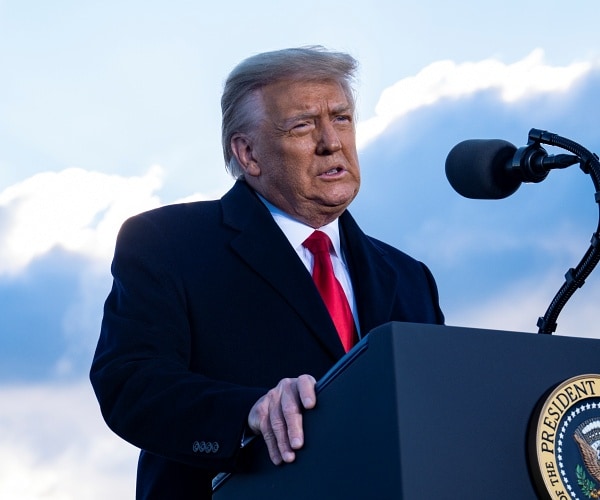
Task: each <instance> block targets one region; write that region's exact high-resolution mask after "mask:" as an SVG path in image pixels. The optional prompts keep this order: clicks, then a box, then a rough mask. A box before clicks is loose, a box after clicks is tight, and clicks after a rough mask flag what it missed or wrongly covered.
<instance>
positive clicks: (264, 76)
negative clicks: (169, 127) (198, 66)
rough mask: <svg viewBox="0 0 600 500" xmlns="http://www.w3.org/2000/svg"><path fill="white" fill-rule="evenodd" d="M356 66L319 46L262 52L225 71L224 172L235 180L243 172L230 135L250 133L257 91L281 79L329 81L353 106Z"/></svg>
mask: <svg viewBox="0 0 600 500" xmlns="http://www.w3.org/2000/svg"><path fill="white" fill-rule="evenodd" d="M357 67H358V63H357V61H356V60H355V59H354V58H353V57H352V56H350V55H349V54H346V53H343V52H332V51H328V50H326V49H325V48H323V47H321V46H311V47H299V48H290V49H283V50H276V51H273V52H264V53H262V54H257V55H254V56H251V57H249V58H248V59H245V60H244V61H242V62H241V63H240V64H238V65H237V66H236V67H235V68H234V69H233V70H232V71H231V73H230V74H229V77H228V78H227V81H226V82H225V87H224V90H223V96H222V97H221V112H222V122H221V142H222V145H223V155H224V157H225V165H226V169H227V171H228V172H229V173H230V174H231V175H232V176H233V177H234V178H236V179H237V178H239V177H241V176H242V175H243V170H242V168H241V167H240V165H239V163H238V162H237V160H236V158H235V156H233V152H232V150H231V138H232V137H233V135H234V134H236V133H240V132H241V133H246V134H249V135H251V130H252V128H253V126H255V125H256V123H257V120H258V119H259V113H258V110H259V103H258V101H257V99H258V94H257V92H256V91H257V90H259V89H261V88H262V87H265V86H266V85H269V84H271V83H275V82H278V81H281V80H284V79H291V80H297V81H326V80H333V81H337V82H338V83H340V85H341V86H342V88H343V89H344V92H345V94H346V97H347V98H348V102H349V103H350V104H351V106H352V108H354V107H355V99H354V91H353V88H352V84H353V82H354V78H355V73H356V70H357Z"/></svg>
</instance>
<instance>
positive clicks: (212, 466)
mask: <svg viewBox="0 0 600 500" xmlns="http://www.w3.org/2000/svg"><path fill="white" fill-rule="evenodd" d="M111 269H112V273H113V278H114V279H113V285H112V289H111V291H110V294H109V296H108V298H107V300H106V303H105V307H104V316H103V320H102V326H101V332H100V338H99V341H98V345H97V348H96V352H95V355H94V359H93V363H92V368H91V372H90V378H91V382H92V385H93V387H94V390H95V392H96V396H97V398H98V401H99V403H100V407H101V411H102V414H103V416H104V419H105V420H106V422H107V424H108V426H109V427H110V428H111V429H112V430H113V431H114V432H115V433H117V434H118V435H120V436H121V437H122V438H124V439H125V440H127V441H129V442H130V443H132V444H133V445H135V446H137V447H139V448H141V449H143V450H146V451H149V452H150V453H153V454H157V455H159V456H162V457H164V458H167V459H169V460H175V461H179V462H183V463H186V464H189V465H194V466H199V467H203V468H206V469H209V470H213V471H227V470H231V469H232V468H233V467H234V466H235V463H236V460H237V459H238V455H239V448H240V441H241V438H242V434H243V432H244V429H245V426H246V420H247V416H248V413H249V411H250V408H251V407H252V405H253V404H254V403H255V402H256V400H258V398H259V397H260V396H261V395H263V394H264V393H265V392H266V389H264V388H257V387H245V386H242V385H236V384H232V383H225V382H220V381H217V380H212V379H210V378H208V377H206V376H204V375H202V373H197V372H193V371H191V370H190V368H189V367H190V356H191V354H190V353H191V347H190V346H191V344H192V342H193V339H192V338H191V331H190V325H189V320H188V317H189V316H188V311H187V303H186V290H185V287H184V286H183V282H182V279H181V276H182V274H181V273H182V272H184V270H182V269H179V268H178V262H177V258H176V254H174V252H173V248H172V246H171V244H170V242H169V241H168V238H165V235H164V234H162V231H161V228H160V227H159V226H158V225H156V224H154V223H153V221H152V218H150V217H148V216H147V215H146V214H142V215H140V216H136V217H134V218H132V219H130V220H129V221H127V222H126V223H125V224H124V225H123V227H122V228H121V231H120V233H119V236H118V238H117V244H116V249H115V255H114V259H113V264H112V268H111Z"/></svg>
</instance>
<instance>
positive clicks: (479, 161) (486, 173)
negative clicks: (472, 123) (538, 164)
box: [446, 139, 521, 200]
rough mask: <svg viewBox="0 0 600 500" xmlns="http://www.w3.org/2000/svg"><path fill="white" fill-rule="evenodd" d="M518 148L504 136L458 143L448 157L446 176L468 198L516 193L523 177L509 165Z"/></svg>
mask: <svg viewBox="0 0 600 500" xmlns="http://www.w3.org/2000/svg"><path fill="white" fill-rule="evenodd" d="M516 151H517V148H516V146H514V145H513V144H511V143H510V142H507V141H503V140H501V139H470V140H467V141H463V142H460V143H459V144H457V145H456V146H454V147H453V148H452V149H451V150H450V153H448V157H447V158H446V177H447V178H448V181H449V182H450V185H451V186H452V187H453V188H454V190H455V191H456V192H458V193H459V194H461V195H462V196H464V197H466V198H475V199H484V200H485V199H487V200H498V199H500V198H506V197H507V196H510V195H511V194H513V193H514V192H515V191H516V190H517V189H518V188H519V186H520V185H521V180H520V179H518V178H516V177H515V176H513V175H511V173H510V171H509V170H508V165H510V163H511V162H512V158H513V156H514V154H515V153H516Z"/></svg>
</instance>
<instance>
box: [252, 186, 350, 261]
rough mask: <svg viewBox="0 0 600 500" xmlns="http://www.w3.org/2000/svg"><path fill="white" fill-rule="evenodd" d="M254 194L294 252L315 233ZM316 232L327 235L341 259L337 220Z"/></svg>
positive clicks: (312, 229)
mask: <svg viewBox="0 0 600 500" xmlns="http://www.w3.org/2000/svg"><path fill="white" fill-rule="evenodd" d="M256 194H257V195H258V197H259V198H260V200H261V201H262V202H263V203H264V204H265V206H266V207H267V209H268V210H269V212H270V213H271V215H272V216H273V219H274V220H275V222H276V223H277V225H278V226H279V228H280V229H281V230H282V231H283V233H284V234H285V235H286V237H287V239H288V240H289V242H290V244H291V245H292V247H294V249H295V250H296V251H298V250H299V249H301V248H303V247H302V243H303V242H304V240H305V239H306V238H308V237H309V236H310V235H311V234H312V233H313V231H315V229H314V228H312V227H310V226H308V225H306V224H304V223H302V222H300V221H298V220H297V219H294V218H293V217H292V216H291V215H289V214H288V213H286V212H284V211H283V210H281V209H280V208H278V207H276V206H275V205H273V204H272V203H271V202H269V201H267V200H266V199H265V198H264V197H263V196H261V195H260V194H258V193H256ZM318 230H319V231H323V232H324V233H326V234H327V236H329V238H330V239H331V243H332V244H333V249H334V250H335V253H336V255H337V256H338V257H340V258H341V257H342V251H341V243H340V230H339V220H338V219H335V220H334V221H332V222H330V223H329V224H327V225H325V226H322V227H319V228H318Z"/></svg>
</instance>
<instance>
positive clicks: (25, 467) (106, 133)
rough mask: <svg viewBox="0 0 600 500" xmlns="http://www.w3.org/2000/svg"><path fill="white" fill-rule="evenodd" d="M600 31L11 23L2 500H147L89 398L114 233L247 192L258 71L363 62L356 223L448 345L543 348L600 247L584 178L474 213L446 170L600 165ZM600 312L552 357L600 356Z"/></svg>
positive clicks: (501, 14) (10, 15) (571, 15)
mask: <svg viewBox="0 0 600 500" xmlns="http://www.w3.org/2000/svg"><path fill="white" fill-rule="evenodd" d="M417 4H418V5H417ZM599 10H600V7H598V5H597V2H595V1H594V0H589V1H581V0H579V1H578V0H573V1H572V2H570V3H569V6H568V8H567V7H565V4H564V2H558V1H552V0H547V1H544V2H542V1H538V0H532V1H529V2H522V1H521V2H516V1H513V0H510V1H504V2H502V3H497V2H486V3H482V2H479V1H477V2H476V1H465V0H457V1H454V2H442V1H432V0H429V1H421V2H407V1H402V0H372V1H370V2H360V1H356V2H348V1H347V0H345V1H329V2H328V1H325V0H318V1H317V0H314V1H313V0H306V1H305V2H302V3H301V4H297V3H296V4H289V5H288V4H284V5H282V4H281V3H280V2H274V1H266V0H259V1H255V2H253V3H252V4H249V3H248V2H241V1H239V0H231V1H230V2H220V3H215V4H214V5H209V4H208V3H207V2H198V1H196V2H194V1H191V0H170V1H169V2H167V1H150V0H146V1H144V2H142V1H136V0H133V1H127V0H123V1H120V2H116V1H114V0H107V1H103V2H95V1H73V0H56V1H54V2H43V1H41V0H38V1H35V0H19V1H17V0H0V68H2V70H1V71H2V78H0V400H1V401H2V404H1V405H0V498H19V499H22V500H28V499H50V500H59V499H60V500H67V499H78V500H87V499H90V500H91V499H104V498H107V497H108V496H109V495H110V498H112V499H113V500H121V499H129V498H133V496H134V482H135V481H134V477H135V466H136V457H137V450H135V449H134V448H133V447H132V446H131V445H129V444H127V443H125V442H123V441H121V440H120V439H119V438H118V437H116V436H114V435H113V434H112V433H111V432H110V431H109V430H108V429H107V428H106V426H105V424H104V423H103V421H102V419H101V416H100V414H99V410H98V407H97V404H96V402H95V399H94V395H93V393H92V390H91V386H90V385H89V382H88V380H87V372H88V369H89V365H90V362H91V357H92V354H93V349H94V347H95V343H96V341H97V337H98V333H99V324H100V320H101V315H102V304H103V302H104V299H105V298H106V295H107V293H108V291H109V288H110V283H111V276H110V272H109V268H110V261H111V257H112V251H113V248H114V242H115V237H116V233H117V231H118V229H119V227H120V224H121V223H122V222H123V221H124V219H125V218H127V217H128V216H130V215H133V214H135V213H139V212H141V211H143V210H146V209H149V208H154V207H157V206H160V205H164V204H169V203H174V202H179V201H189V200H202V199H213V198H217V197H220V196H221V195H222V194H223V193H224V192H226V191H227V189H228V188H229V187H230V186H231V184H232V182H233V180H232V179H231V178H230V177H228V175H227V174H226V173H225V169H224V165H223V159H222V154H221V146H220V107H219V100H220V94H221V91H222V85H223V82H224V80H225V78H226V76H227V74H228V72H229V71H230V70H231V69H232V68H233V67H234V66H235V65H236V64H237V63H238V62H239V61H240V60H242V59H244V58H245V57H248V56H250V55H253V54H255V53H258V52H262V51H265V50H274V49H279V48H284V47H291V46H300V45H315V44H318V45H324V46H326V47H328V48H331V49H336V50H342V51H347V52H349V53H351V54H352V55H353V56H355V57H356V58H357V59H358V60H359V63H360V71H359V79H358V82H357V85H356V90H357V92H358V95H359V97H358V118H359V120H358V132H357V134H358V135H357V137H358V144H359V156H360V160H361V168H362V177H363V181H362V187H361V192H360V194H359V196H358V197H357V199H356V200H355V202H354V203H353V204H352V206H351V212H352V213H353V215H354V216H355V218H356V219H357V220H358V222H359V224H360V225H361V227H362V228H363V229H364V230H365V232H367V233H368V234H371V235H373V236H375V237H377V238H380V239H383V240H385V241H387V242H389V243H391V244H393V245H395V246H397V247H398V248H401V249H402V250H404V251H406V252H408V253H409V254H411V255H413V256H414V257H416V258H418V259H419V260H422V261H423V262H425V263H426V264H427V265H428V266H429V267H430V269H431V270H432V272H433V273H434V275H435V277H436V280H437V283H438V287H439V291H440V300H441V304H442V307H443V309H444V312H445V314H446V321H447V323H448V324H451V325H457V326H466V327H477V328H489V329H498V330H515V331H523V332H535V331H537V327H536V322H537V318H538V317H539V316H542V315H543V314H544V313H545V311H546V308H547V307H548V305H549V304H550V301H551V300H552V298H553V296H554V294H555V293H556V291H557V290H558V288H559V287H560V286H561V285H562V282H563V280H564V274H565V272H566V271H567V270H568V269H569V268H570V267H574V266H575V265H576V264H577V263H578V262H579V259H580V258H581V257H582V256H583V254H584V252H585V250H586V249H587V247H588V245H589V242H590V238H591V236H592V234H593V232H594V231H595V229H596V226H597V223H598V207H597V204H596V203H595V200H594V188H593V185H592V183H591V180H590V178H589V176H587V175H585V174H584V173H583V172H582V171H581V170H580V169H579V168H578V167H577V166H573V167H571V168H569V169H565V170H561V171H555V172H551V173H550V175H549V176H548V178H547V179H546V180H545V181H543V182H542V183H539V184H526V185H523V186H521V187H520V188H519V190H518V191H517V192H516V193H515V194H514V195H512V196H511V197H509V198H506V199H503V200H495V201H490V200H470V199H466V198H463V197H461V196H460V195H459V194H457V193H456V192H455V191H454V190H453V189H452V187H451V186H450V185H449V184H448V181H447V180H446V178H445V174H444V163H445V159H446V156H447V154H448V152H449V151H450V149H451V148H452V147H453V146H454V145H455V144H457V143H459V142H461V141H462V140H466V139H472V138H484V139H488V138H498V139H504V140H507V141H509V142H511V143H513V144H515V145H516V146H517V147H520V146H524V145H525V144H526V143H527V138H528V132H529V130H530V129H531V128H539V129H542V130H549V131H551V132H554V133H557V134H559V135H561V136H563V137H566V138H569V139H571V140H573V141H576V142H578V143H579V144H581V145H582V146H584V147H586V148H587V149H589V150H591V151H595V152H599V151H600V135H599V134H598V127H597V124H596V122H597V120H594V118H596V117H595V113H597V109H598V105H597V102H598V100H599V98H600V48H599V46H598V43H597V25H596V24H595V22H596V20H597V18H598V13H599ZM548 151H549V153H557V152H562V151H555V150H554V149H553V148H548ZM599 294H600V278H599V277H598V276H596V273H592V275H591V276H590V277H589V278H588V280H587V282H586V284H585V285H584V286H583V288H582V289H580V290H578V291H577V292H576V294H575V295H574V296H573V298H572V299H571V300H570V301H569V303H568V304H567V306H566V307H565V309H564V310H563V312H562V313H561V315H560V316H559V319H558V329H557V333H556V334H557V335H571V336H581V337H591V338H599V339H600V330H599V329H598V327H597V326H596V324H597V322H596V321H594V320H595V313H596V311H597V305H596V298H597V297H598V296H599Z"/></svg>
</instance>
